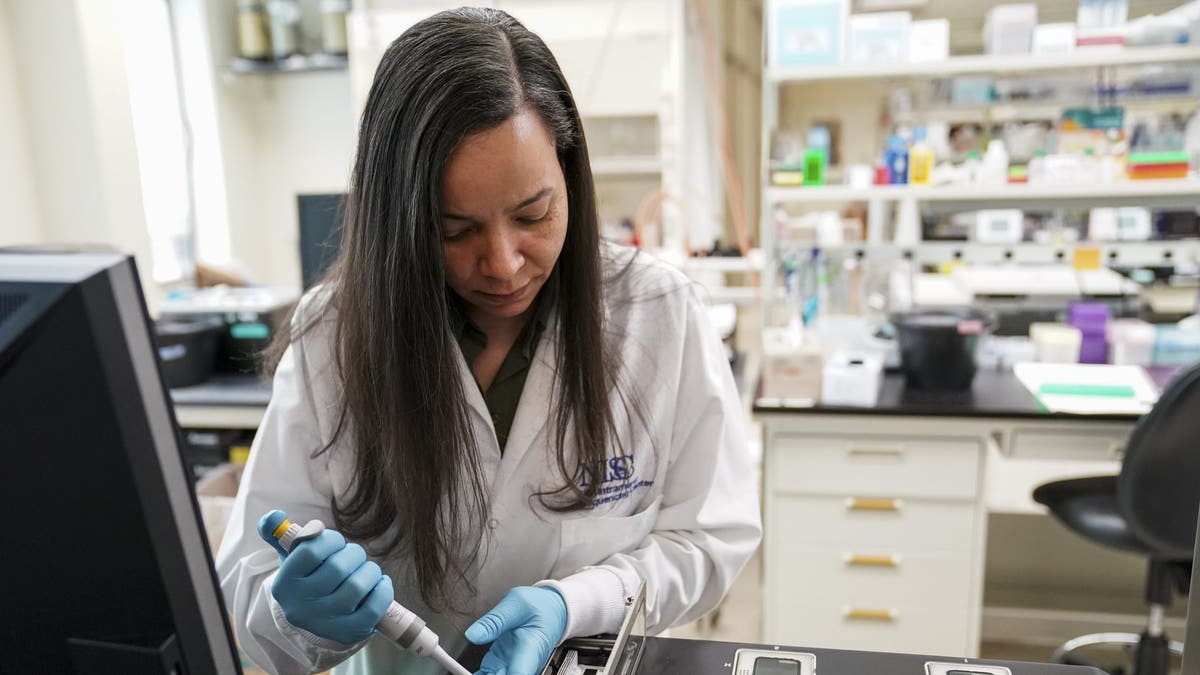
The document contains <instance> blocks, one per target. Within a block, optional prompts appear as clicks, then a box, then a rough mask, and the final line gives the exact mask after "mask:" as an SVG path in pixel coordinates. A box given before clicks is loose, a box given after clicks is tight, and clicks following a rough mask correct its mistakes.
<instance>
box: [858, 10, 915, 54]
mask: <svg viewBox="0 0 1200 675" xmlns="http://www.w3.org/2000/svg"><path fill="white" fill-rule="evenodd" d="M911 21H912V15H911V14H909V13H908V12H877V13H874V14H855V15H854V16H851V17H850V54H849V58H847V61H849V62H850V63H903V62H904V61H906V60H908V25H909V23H910V22H911Z"/></svg>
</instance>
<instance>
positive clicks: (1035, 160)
mask: <svg viewBox="0 0 1200 675" xmlns="http://www.w3.org/2000/svg"><path fill="white" fill-rule="evenodd" d="M1045 181H1046V151H1045V150H1042V149H1041V148H1038V149H1037V150H1034V151H1033V157H1031V158H1030V159H1029V184H1030V185H1039V184H1041V183H1044V182H1045Z"/></svg>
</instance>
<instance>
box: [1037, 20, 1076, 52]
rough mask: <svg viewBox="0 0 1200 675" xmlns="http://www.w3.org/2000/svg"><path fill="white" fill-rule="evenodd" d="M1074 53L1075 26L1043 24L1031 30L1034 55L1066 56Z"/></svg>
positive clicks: (1070, 24) (1069, 24) (1068, 24)
mask: <svg viewBox="0 0 1200 675" xmlns="http://www.w3.org/2000/svg"><path fill="white" fill-rule="evenodd" d="M1073 51H1075V24H1073V23H1043V24H1039V25H1038V26H1037V27H1036V28H1034V29H1033V53H1034V54H1068V53H1070V52H1073Z"/></svg>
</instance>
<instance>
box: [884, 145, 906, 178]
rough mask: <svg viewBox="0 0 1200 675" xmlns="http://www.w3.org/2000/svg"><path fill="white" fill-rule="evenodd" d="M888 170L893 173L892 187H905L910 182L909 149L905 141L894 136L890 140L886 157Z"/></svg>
mask: <svg viewBox="0 0 1200 675" xmlns="http://www.w3.org/2000/svg"><path fill="white" fill-rule="evenodd" d="M884 161H886V162H887V165H888V169H890V171H891V181H892V185H903V184H905V183H907V182H908V148H907V147H906V146H905V145H904V139H903V138H900V136H898V135H896V134H892V136H891V138H889V139H888V149H887V153H886V154H885V155H884Z"/></svg>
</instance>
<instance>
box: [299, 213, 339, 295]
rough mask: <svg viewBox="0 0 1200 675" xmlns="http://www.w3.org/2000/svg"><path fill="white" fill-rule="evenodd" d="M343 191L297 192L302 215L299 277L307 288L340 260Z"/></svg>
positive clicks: (305, 288)
mask: <svg viewBox="0 0 1200 675" xmlns="http://www.w3.org/2000/svg"><path fill="white" fill-rule="evenodd" d="M345 199H346V194H345V193H344V192H339V193H332V194H314V195H297V196H296V211H297V213H299V215H300V277H301V281H302V282H303V283H304V290H308V289H310V288H312V287H313V285H314V284H316V283H317V282H318V281H320V280H321V277H323V276H324V275H325V272H326V270H328V269H329V266H330V265H332V264H333V261H334V260H335V259H337V256H338V251H340V250H341V248H342V224H343V221H344V219H345V210H344V209H345V207H344V201H345Z"/></svg>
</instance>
